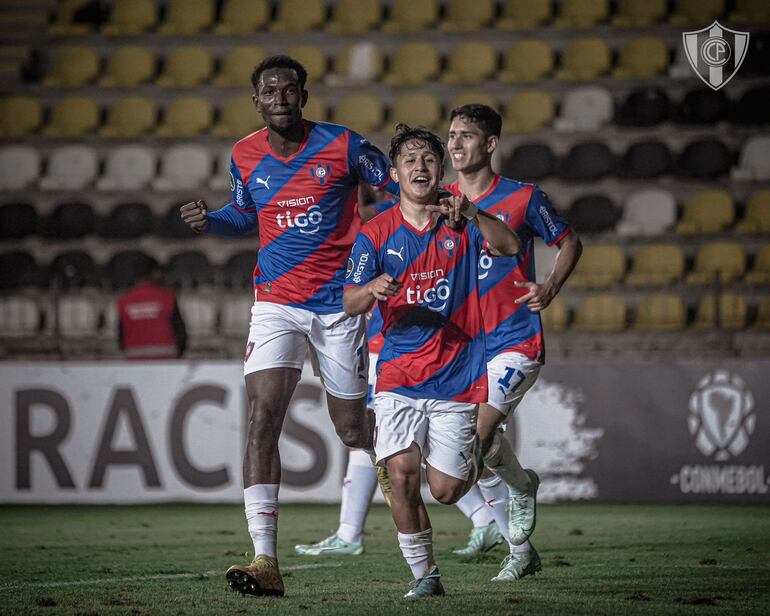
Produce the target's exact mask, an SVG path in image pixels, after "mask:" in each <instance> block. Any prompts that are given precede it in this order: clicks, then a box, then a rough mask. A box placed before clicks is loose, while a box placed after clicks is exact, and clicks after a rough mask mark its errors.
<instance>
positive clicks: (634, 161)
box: [618, 140, 674, 180]
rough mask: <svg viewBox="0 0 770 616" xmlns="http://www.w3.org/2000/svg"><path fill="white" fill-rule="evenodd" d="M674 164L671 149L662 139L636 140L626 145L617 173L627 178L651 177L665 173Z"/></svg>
mask: <svg viewBox="0 0 770 616" xmlns="http://www.w3.org/2000/svg"><path fill="white" fill-rule="evenodd" d="M673 166H674V157H673V155H672V154H671V150H669V149H668V146H667V145H666V144H665V143H663V142H662V141H655V140H649V141H637V142H636V143H632V144H631V145H629V146H628V149H627V150H626V151H625V153H624V154H623V159H622V162H621V163H620V165H618V173H619V175H621V176H622V177H625V178H629V179H637V180H638V179H652V178H658V177H661V176H663V175H667V174H668V173H670V172H671V169H672V168H673Z"/></svg>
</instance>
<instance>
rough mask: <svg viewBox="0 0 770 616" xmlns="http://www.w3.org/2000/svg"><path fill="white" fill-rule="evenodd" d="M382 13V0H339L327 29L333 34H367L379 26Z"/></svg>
mask: <svg viewBox="0 0 770 616" xmlns="http://www.w3.org/2000/svg"><path fill="white" fill-rule="evenodd" d="M381 13H382V9H381V8H380V0H337V2H335V3H334V15H333V16H332V18H331V20H330V21H329V22H328V23H327V24H326V31H327V32H330V33H332V34H365V33H366V32H368V31H369V30H374V29H375V28H376V27H377V25H378V24H379V22H380V17H381Z"/></svg>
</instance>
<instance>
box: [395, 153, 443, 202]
mask: <svg viewBox="0 0 770 616" xmlns="http://www.w3.org/2000/svg"><path fill="white" fill-rule="evenodd" d="M390 175H391V177H392V178H393V180H395V181H396V182H398V183H399V186H400V189H401V196H402V197H403V198H406V199H407V200H408V201H411V202H412V203H430V202H431V201H432V200H434V199H435V194H436V190H437V189H438V185H439V182H440V181H441V176H442V175H443V169H442V167H441V157H440V156H439V154H437V153H436V152H434V151H433V150H432V149H431V148H430V146H429V144H428V143H427V142H426V141H423V140H422V139H409V140H408V141H406V142H404V144H403V145H402V146H401V149H400V150H399V152H398V155H397V156H396V160H395V166H393V167H391V168H390Z"/></svg>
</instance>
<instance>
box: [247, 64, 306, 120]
mask: <svg viewBox="0 0 770 616" xmlns="http://www.w3.org/2000/svg"><path fill="white" fill-rule="evenodd" d="M306 102H307V91H306V90H303V89H302V88H301V87H300V84H299V78H298V77H297V73H296V71H294V70H293V69H290V68H270V69H267V70H266V71H264V72H263V73H262V74H261V75H260V76H259V84H258V85H257V93H256V94H255V95H254V104H255V105H256V106H257V111H258V112H259V113H260V114H261V115H262V119H264V120H265V124H267V125H268V126H270V127H273V128H276V129H282V128H283V129H285V128H289V127H291V126H295V125H296V124H298V123H299V122H300V121H301V120H302V107H304V106H305V103H306Z"/></svg>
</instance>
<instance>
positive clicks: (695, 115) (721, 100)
mask: <svg viewBox="0 0 770 616" xmlns="http://www.w3.org/2000/svg"><path fill="white" fill-rule="evenodd" d="M729 115H730V100H729V99H728V98H727V94H725V93H724V92H723V91H722V90H716V91H714V90H706V89H704V88H697V89H695V90H690V91H689V92H687V94H685V96H684V99H683V100H682V103H681V105H679V107H678V109H677V110H676V112H675V117H676V120H677V121H679V122H681V123H683V124H706V125H712V124H716V123H717V122H722V121H724V120H727V119H728V117H729Z"/></svg>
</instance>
